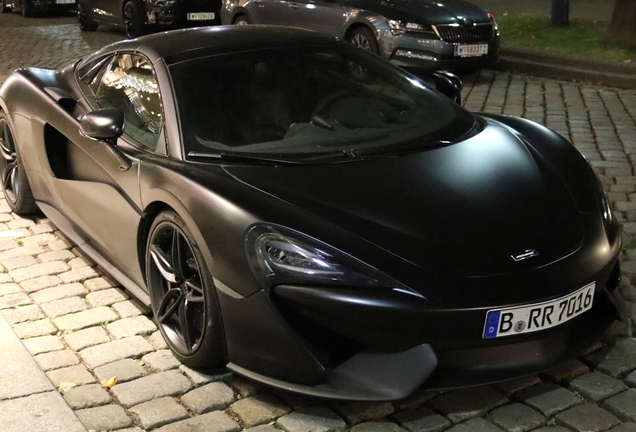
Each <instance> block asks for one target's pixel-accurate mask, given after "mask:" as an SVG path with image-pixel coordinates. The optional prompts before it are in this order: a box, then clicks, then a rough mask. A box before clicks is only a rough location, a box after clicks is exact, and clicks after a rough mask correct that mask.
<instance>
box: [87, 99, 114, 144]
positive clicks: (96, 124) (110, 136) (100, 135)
mask: <svg viewBox="0 0 636 432" xmlns="http://www.w3.org/2000/svg"><path fill="white" fill-rule="evenodd" d="M80 133H81V134H82V135H84V136H86V137H88V138H92V139H96V140H99V141H107V142H108V143H109V144H111V145H113V146H114V145H115V143H116V142H117V138H119V137H120V136H121V135H122V134H123V133H124V110H122V109H121V108H105V109H100V110H96V111H93V112H89V113H88V114H86V115H85V116H84V117H82V120H81V121H80Z"/></svg>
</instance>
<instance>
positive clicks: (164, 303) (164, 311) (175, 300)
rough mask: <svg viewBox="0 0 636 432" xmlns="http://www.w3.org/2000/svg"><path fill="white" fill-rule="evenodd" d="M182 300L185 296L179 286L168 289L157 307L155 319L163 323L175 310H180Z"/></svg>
mask: <svg viewBox="0 0 636 432" xmlns="http://www.w3.org/2000/svg"><path fill="white" fill-rule="evenodd" d="M184 301H185V296H184V295H183V293H182V292H181V290H180V289H179V288H172V289H170V290H168V292H167V293H166V295H165V296H164V297H163V299H162V300H161V304H160V305H159V308H158V309H157V320H158V321H159V322H160V323H161V324H164V323H165V322H166V320H169V319H170V318H172V316H173V315H174V314H175V312H177V311H178V310H180V308H181V305H182V304H183V303H184Z"/></svg>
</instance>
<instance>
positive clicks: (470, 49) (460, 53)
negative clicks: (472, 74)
mask: <svg viewBox="0 0 636 432" xmlns="http://www.w3.org/2000/svg"><path fill="white" fill-rule="evenodd" d="M484 54H488V44H478V45H455V56H456V57H478V56H481V55H484Z"/></svg>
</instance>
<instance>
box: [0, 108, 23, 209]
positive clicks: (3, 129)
mask: <svg viewBox="0 0 636 432" xmlns="http://www.w3.org/2000/svg"><path fill="white" fill-rule="evenodd" d="M0 156H1V157H0V177H1V179H2V186H3V187H4V191H5V196H6V198H7V201H9V202H10V203H11V204H14V203H16V202H17V200H18V196H19V194H20V189H21V185H20V175H19V174H18V170H19V165H18V161H17V157H16V153H15V141H14V139H13V133H12V132H11V128H10V127H9V122H8V121H7V119H6V118H4V117H2V118H0Z"/></svg>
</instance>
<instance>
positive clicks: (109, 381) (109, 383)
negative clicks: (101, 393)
mask: <svg viewBox="0 0 636 432" xmlns="http://www.w3.org/2000/svg"><path fill="white" fill-rule="evenodd" d="M101 384H102V388H103V389H104V390H110V389H111V388H113V387H114V386H115V384H117V377H116V376H114V377H110V378H104V379H103V380H102V382H101Z"/></svg>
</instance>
